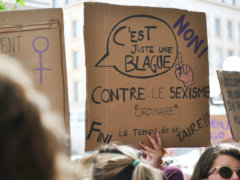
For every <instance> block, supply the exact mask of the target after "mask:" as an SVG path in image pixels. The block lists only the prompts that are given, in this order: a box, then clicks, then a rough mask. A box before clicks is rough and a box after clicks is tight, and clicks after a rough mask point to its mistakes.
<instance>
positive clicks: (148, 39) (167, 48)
mask: <svg viewBox="0 0 240 180" xmlns="http://www.w3.org/2000/svg"><path fill="white" fill-rule="evenodd" d="M177 53H178V44H177V40H176V36H175V34H174V32H173V30H172V28H171V26H170V25H169V24H168V23H167V22H165V21H164V20H162V19H160V18H158V17H154V16H151V15H144V14H140V15H133V16H129V17H126V18H124V19H122V20H121V21H119V22H118V23H117V24H116V25H115V26H114V27H113V28H112V30H111V32H110V33H109V36H108V38H107V44H106V54H105V55H104V56H103V57H102V58H101V59H100V60H99V61H98V62H97V64H96V65H95V67H113V68H114V69H115V70H116V71H118V72H119V73H121V74H123V75H125V76H128V77H133V78H151V77H155V76H158V75H161V74H164V73H166V72H168V71H169V70H170V69H172V67H174V64H175V62H176V59H177Z"/></svg>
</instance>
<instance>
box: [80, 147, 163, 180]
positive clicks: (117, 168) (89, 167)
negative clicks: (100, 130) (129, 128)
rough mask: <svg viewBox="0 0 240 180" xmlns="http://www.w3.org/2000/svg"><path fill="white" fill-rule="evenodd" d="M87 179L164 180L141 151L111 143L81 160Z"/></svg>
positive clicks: (81, 168) (82, 170)
mask: <svg viewBox="0 0 240 180" xmlns="http://www.w3.org/2000/svg"><path fill="white" fill-rule="evenodd" d="M78 164H79V169H80V170H81V172H82V173H83V174H84V175H85V179H93V180H162V179H163V178H162V173H161V170H159V169H157V168H154V167H152V166H150V165H148V164H147V162H146V161H145V159H144V158H143V157H142V153H141V151H139V150H137V149H135V148H133V147H131V146H128V145H119V144H115V143H111V144H108V145H104V146H102V147H100V148H99V149H98V150H96V151H94V152H92V153H90V154H86V155H85V156H84V157H83V158H82V159H80V160H79V162H78Z"/></svg>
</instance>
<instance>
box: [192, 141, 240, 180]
mask: <svg viewBox="0 0 240 180" xmlns="http://www.w3.org/2000/svg"><path fill="white" fill-rule="evenodd" d="M219 155H229V156H231V157H233V158H235V159H237V160H239V161H240V147H239V145H238V144H237V143H223V144H218V145H212V146H210V147H208V148H207V149H206V150H205V151H204V152H203V154H202V155H201V156H200V158H199V160H198V162H197V164H196V165H195V168H194V172H193V174H192V180H201V179H205V178H207V176H208V173H209V170H210V168H211V167H212V165H213V163H214V160H215V159H216V158H217V157H218V156H219Z"/></svg>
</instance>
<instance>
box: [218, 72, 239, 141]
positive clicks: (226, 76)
mask: <svg viewBox="0 0 240 180" xmlns="http://www.w3.org/2000/svg"><path fill="white" fill-rule="evenodd" d="M217 74H218V79H219V83H220V87H221V92H222V97H223V101H224V106H225V109H226V113H227V117H228V121H229V124H230V129H231V132H232V136H233V139H234V140H235V141H239V140H240V72H234V71H221V70H218V71H217Z"/></svg>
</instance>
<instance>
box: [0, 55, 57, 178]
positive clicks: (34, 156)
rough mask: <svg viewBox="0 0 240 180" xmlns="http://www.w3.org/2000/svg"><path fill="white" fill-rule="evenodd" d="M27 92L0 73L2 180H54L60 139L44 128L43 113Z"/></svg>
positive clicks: (15, 81)
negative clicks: (56, 154) (58, 140)
mask: <svg viewBox="0 0 240 180" xmlns="http://www.w3.org/2000/svg"><path fill="white" fill-rule="evenodd" d="M1 61H2V60H1ZM0 65H2V64H1V63H0ZM11 65H12V66H14V64H11ZM5 68H6V67H5ZM9 73H10V72H9ZM11 73H15V72H11ZM22 78H23V79H24V78H25V77H24V75H23V77H22ZM19 79H21V77H19ZM23 83H24V82H23ZM27 92H28V91H26V88H24V84H21V81H19V80H17V79H16V80H15V79H14V78H11V77H9V76H8V75H7V74H6V73H4V72H1V70H0V143H1V148H0V171H1V173H0V179H1V180H10V179H11V180H18V179H19V180H26V179H34V180H43V179H44V180H52V179H54V174H55V167H54V163H55V162H54V161H55V159H54V154H55V153H56V149H55V148H54V147H56V146H55V145H56V143H55V142H56V141H55V140H56V139H55V138H54V137H53V135H52V134H51V133H50V132H48V130H47V129H46V128H44V127H43V124H42V122H41V112H40V110H39V108H38V106H37V104H36V103H34V101H32V100H31V99H30V98H29V96H28V94H27Z"/></svg>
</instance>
